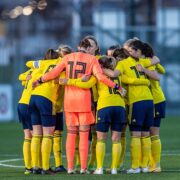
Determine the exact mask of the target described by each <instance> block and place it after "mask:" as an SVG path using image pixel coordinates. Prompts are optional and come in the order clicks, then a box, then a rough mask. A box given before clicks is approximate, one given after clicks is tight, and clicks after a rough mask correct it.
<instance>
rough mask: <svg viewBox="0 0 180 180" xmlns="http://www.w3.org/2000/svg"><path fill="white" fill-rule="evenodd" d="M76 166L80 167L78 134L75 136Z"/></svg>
mask: <svg viewBox="0 0 180 180" xmlns="http://www.w3.org/2000/svg"><path fill="white" fill-rule="evenodd" d="M75 154H76V166H80V155H79V134H78V135H77V136H76V151H75Z"/></svg>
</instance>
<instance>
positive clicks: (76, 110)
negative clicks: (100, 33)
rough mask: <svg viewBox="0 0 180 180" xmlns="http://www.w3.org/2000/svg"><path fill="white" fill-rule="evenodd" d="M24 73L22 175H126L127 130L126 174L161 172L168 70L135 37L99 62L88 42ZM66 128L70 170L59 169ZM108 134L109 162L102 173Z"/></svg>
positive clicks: (54, 53) (52, 54)
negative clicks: (162, 82)
mask: <svg viewBox="0 0 180 180" xmlns="http://www.w3.org/2000/svg"><path fill="white" fill-rule="evenodd" d="M26 66H27V67H28V70H27V71H26V72H24V73H22V74H20V75H19V80H20V81H21V82H22V85H23V86H24V90H23V92H22V96H21V99H20V101H19V103H18V115H19V120H20V122H22V125H23V129H24V143H23V157H24V163H25V168H26V169H25V174H31V173H33V174H42V175H46V174H47V175H48V174H54V173H58V172H67V173H68V174H75V173H80V174H90V173H92V174H99V175H101V174H104V173H110V174H117V173H118V172H119V171H122V170H123V171H125V170H124V166H123V162H124V156H125V152H126V129H127V128H128V129H129V132H130V155H131V156H130V157H131V166H130V168H129V169H127V170H126V173H128V174H134V173H141V172H142V173H150V172H161V166H160V159H161V140H160V136H159V129H160V124H161V119H162V118H165V105H166V101H165V96H164V93H163V91H162V89H161V86H160V82H159V81H160V74H164V73H165V69H164V67H163V66H162V65H161V64H160V60H159V58H158V57H157V56H155V54H154V51H153V48H152V47H151V45H150V44H149V43H147V42H142V41H141V40H140V39H138V38H132V39H128V40H127V41H126V42H125V43H124V44H123V47H121V46H120V45H112V46H110V47H109V48H108V49H107V51H106V55H101V54H100V47H99V44H98V42H97V40H96V38H95V37H94V36H91V35H88V36H85V37H84V38H82V39H81V41H80V43H79V44H78V47H77V51H73V49H72V48H71V47H70V46H68V45H60V46H59V47H58V49H57V50H54V49H49V50H48V51H47V52H46V53H45V56H44V58H42V59H41V60H35V61H28V62H27V63H26ZM63 122H65V123H66V129H67V133H66V159H67V169H66V168H65V167H64V166H63V163H62V133H63ZM109 130H110V131H111V140H112V160H111V167H109V168H108V169H104V158H105V155H106V141H107V138H108V131H109ZM52 151H53V154H54V161H55V167H54V168H51V167H50V156H51V152H52ZM88 154H89V159H88ZM74 159H75V163H74Z"/></svg>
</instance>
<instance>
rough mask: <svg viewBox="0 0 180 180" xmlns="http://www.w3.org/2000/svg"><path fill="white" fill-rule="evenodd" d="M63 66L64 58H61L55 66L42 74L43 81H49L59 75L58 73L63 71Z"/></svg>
mask: <svg viewBox="0 0 180 180" xmlns="http://www.w3.org/2000/svg"><path fill="white" fill-rule="evenodd" d="M64 68H65V60H62V61H61V62H59V63H58V64H57V65H56V67H55V68H54V69H52V70H51V71H50V72H48V73H46V74H44V76H43V77H42V78H43V81H45V82H46V81H49V80H52V79H55V78H56V77H58V76H59V75H60V73H61V72H62V71H63V69H64Z"/></svg>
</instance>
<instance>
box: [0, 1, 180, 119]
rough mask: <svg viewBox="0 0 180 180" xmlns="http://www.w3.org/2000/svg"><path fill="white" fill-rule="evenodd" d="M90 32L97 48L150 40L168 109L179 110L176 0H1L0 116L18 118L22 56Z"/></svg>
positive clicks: (179, 7) (179, 11) (179, 12)
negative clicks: (161, 69)
mask: <svg viewBox="0 0 180 180" xmlns="http://www.w3.org/2000/svg"><path fill="white" fill-rule="evenodd" d="M88 34H91V35H94V36H95V37H96V38H97V40H98V42H99V44H100V47H101V52H102V54H103V53H105V51H106V49H107V48H108V47H109V46H111V45H114V44H121V45H122V44H123V43H124V42H125V41H126V40H127V39H129V38H132V37H138V38H140V39H141V40H143V41H147V42H149V43H151V44H152V46H153V47H154V50H155V52H156V54H157V56H158V57H159V58H160V60H161V64H162V65H164V66H165V68H166V74H165V75H164V76H162V77H161V84H162V87H163V90H164V92H165V95H166V98H167V113H168V114H169V115H171V114H173V115H177V114H180V108H179V107H180V1H179V0H13V1H12V0H0V121H9V120H13V121H17V119H18V118H17V113H16V109H17V103H18V100H19V98H20V96H21V92H22V87H21V83H20V82H19V81H18V75H19V74H20V73H22V72H24V71H26V67H25V63H26V61H27V60H31V59H34V60H37V59H41V58H43V56H44V53H45V51H46V50H47V49H49V48H55V49H57V48H58V46H59V45H60V44H69V45H70V46H72V47H73V48H74V49H76V46H77V44H78V43H79V40H80V38H81V37H83V36H85V35H88Z"/></svg>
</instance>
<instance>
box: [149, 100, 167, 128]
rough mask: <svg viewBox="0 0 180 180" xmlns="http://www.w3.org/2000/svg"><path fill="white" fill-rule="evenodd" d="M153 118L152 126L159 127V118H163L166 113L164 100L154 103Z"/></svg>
mask: <svg viewBox="0 0 180 180" xmlns="http://www.w3.org/2000/svg"><path fill="white" fill-rule="evenodd" d="M154 111H155V112H154V120H153V125H152V126H153V127H160V125H161V119H162V118H165V114H166V101H163V102H161V103H158V104H155V105H154Z"/></svg>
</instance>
